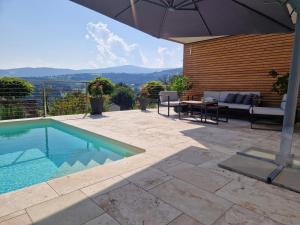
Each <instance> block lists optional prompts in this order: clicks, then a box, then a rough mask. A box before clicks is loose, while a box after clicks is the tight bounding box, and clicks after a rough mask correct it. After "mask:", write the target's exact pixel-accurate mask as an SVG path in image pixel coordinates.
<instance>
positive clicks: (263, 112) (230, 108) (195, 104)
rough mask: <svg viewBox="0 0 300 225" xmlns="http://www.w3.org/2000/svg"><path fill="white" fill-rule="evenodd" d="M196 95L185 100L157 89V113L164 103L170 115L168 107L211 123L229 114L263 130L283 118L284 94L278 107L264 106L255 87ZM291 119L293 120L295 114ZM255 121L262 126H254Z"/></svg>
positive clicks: (279, 122)
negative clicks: (158, 91)
mask: <svg viewBox="0 0 300 225" xmlns="http://www.w3.org/2000/svg"><path fill="white" fill-rule="evenodd" d="M199 96H203V97H201V100H195V99H197V98H199ZM199 96H195V95H193V96H185V98H186V99H188V100H180V99H179V97H178V94H177V92H176V91H161V92H160V93H159V99H158V107H157V110H158V114H161V109H160V108H161V107H167V116H170V109H173V110H174V111H175V112H176V113H177V114H178V117H179V118H180V119H181V118H182V117H183V116H189V117H193V118H199V119H200V120H197V121H200V122H205V123H207V122H208V119H210V121H213V123H214V124H219V122H228V120H229V118H235V119H244V120H247V121H249V123H250V128H251V129H255V128H256V129H267V130H268V129H270V130H271V129H273V128H272V125H279V126H281V124H282V121H283V116H284V109H285V105H286V94H285V95H283V97H282V101H281V104H280V107H278V108H275V107H264V106H263V101H262V96H261V93H260V92H259V91H252V92H244V91H243V92H241V91H235V92H234V91H204V92H203V95H199ZM295 121H296V122H297V118H296V120H295ZM255 124H260V125H265V126H263V127H255ZM268 125H270V126H271V128H270V127H268ZM275 130H276V129H275ZM277 130H278V129H277ZM279 130H280V128H279Z"/></svg>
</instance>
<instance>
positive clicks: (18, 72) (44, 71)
mask: <svg viewBox="0 0 300 225" xmlns="http://www.w3.org/2000/svg"><path fill="white" fill-rule="evenodd" d="M164 70H168V69H162V68H145V67H139V66H131V65H126V66H117V67H109V68H99V69H81V70H72V69H60V68H47V67H39V68H31V67H25V68H15V69H6V70H3V69H0V76H19V77H45V76H58V75H74V74H96V73H98V74H99V73H101V74H103V73H106V74H108V73H110V74H111V73H127V74H148V73H155V72H163V71H164Z"/></svg>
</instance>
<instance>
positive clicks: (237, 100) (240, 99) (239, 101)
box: [234, 94, 246, 104]
mask: <svg viewBox="0 0 300 225" xmlns="http://www.w3.org/2000/svg"><path fill="white" fill-rule="evenodd" d="M245 96H246V95H241V94H237V95H236V98H235V101H234V102H235V103H237V104H243V100H244V98H245Z"/></svg>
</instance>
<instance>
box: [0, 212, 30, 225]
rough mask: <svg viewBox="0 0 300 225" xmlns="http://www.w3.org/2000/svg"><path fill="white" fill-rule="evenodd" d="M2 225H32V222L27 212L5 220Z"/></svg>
mask: <svg viewBox="0 0 300 225" xmlns="http://www.w3.org/2000/svg"><path fill="white" fill-rule="evenodd" d="M0 225H32V222H31V220H30V218H29V216H28V215H27V214H23V215H20V216H17V217H14V218H11V219H9V220H6V221H3V222H1V223H0Z"/></svg>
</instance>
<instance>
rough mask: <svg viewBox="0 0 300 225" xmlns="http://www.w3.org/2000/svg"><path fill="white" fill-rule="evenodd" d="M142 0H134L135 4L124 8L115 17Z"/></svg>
mask: <svg viewBox="0 0 300 225" xmlns="http://www.w3.org/2000/svg"><path fill="white" fill-rule="evenodd" d="M139 1H140V0H134V2H133V4H130V5H129V6H127V7H126V8H125V9H122V10H121V11H120V12H118V13H117V14H116V15H115V16H114V18H117V17H118V16H120V15H121V14H122V13H124V12H125V11H127V10H128V9H130V8H131V7H132V5H135V4H136V3H138V2H139Z"/></svg>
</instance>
